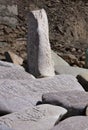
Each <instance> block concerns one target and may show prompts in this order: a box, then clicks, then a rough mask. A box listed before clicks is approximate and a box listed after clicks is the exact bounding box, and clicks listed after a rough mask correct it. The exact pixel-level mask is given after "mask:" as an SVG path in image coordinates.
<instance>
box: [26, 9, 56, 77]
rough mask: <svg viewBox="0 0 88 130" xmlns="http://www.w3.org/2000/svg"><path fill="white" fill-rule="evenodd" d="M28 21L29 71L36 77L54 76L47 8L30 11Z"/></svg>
mask: <svg viewBox="0 0 88 130" xmlns="http://www.w3.org/2000/svg"><path fill="white" fill-rule="evenodd" d="M28 23H29V24H28V39H27V51H28V68H29V72H30V73H31V74H33V75H34V76H35V77H47V76H54V75H55V73H54V67H53V61H52V56H51V48H50V42H49V29H48V19H47V15H46V12H45V10H44V9H41V10H36V11H32V12H30V13H29V21H28Z"/></svg>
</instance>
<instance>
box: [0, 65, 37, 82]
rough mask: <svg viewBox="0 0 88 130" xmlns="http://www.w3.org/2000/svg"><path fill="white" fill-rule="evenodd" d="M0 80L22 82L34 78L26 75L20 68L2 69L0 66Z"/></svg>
mask: <svg viewBox="0 0 88 130" xmlns="http://www.w3.org/2000/svg"><path fill="white" fill-rule="evenodd" d="M0 79H12V80H16V79H17V80H23V79H29V80H32V79H35V77H34V76H33V75H31V74H29V73H27V72H26V71H25V70H24V69H20V67H19V66H18V67H12V66H11V67H10V66H9V67H4V66H0Z"/></svg>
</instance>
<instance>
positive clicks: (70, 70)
mask: <svg viewBox="0 0 88 130" xmlns="http://www.w3.org/2000/svg"><path fill="white" fill-rule="evenodd" d="M55 71H56V73H57V74H71V75H73V76H75V77H76V76H77V75H78V74H80V73H86V72H88V69H84V68H79V67H71V66H56V67H55Z"/></svg>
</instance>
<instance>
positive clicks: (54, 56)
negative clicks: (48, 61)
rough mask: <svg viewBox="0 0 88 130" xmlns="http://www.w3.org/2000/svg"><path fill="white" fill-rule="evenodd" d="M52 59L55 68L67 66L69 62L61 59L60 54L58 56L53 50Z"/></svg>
mask: <svg viewBox="0 0 88 130" xmlns="http://www.w3.org/2000/svg"><path fill="white" fill-rule="evenodd" d="M51 55H52V59H53V62H54V69H55V70H56V68H57V66H58V68H59V66H69V64H68V63H67V62H66V61H65V60H64V59H62V58H61V57H60V56H58V55H57V54H56V53H55V52H54V51H53V50H52V51H51Z"/></svg>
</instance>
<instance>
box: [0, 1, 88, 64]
mask: <svg viewBox="0 0 88 130" xmlns="http://www.w3.org/2000/svg"><path fill="white" fill-rule="evenodd" d="M25 2H28V1H27V0H26V1H25ZM23 4H25V3H24V2H23ZM28 8H29V9H30V10H34V9H39V8H44V9H45V10H46V12H47V15H48V19H49V29H50V43H51V47H52V49H53V50H54V51H55V52H56V53H57V54H58V55H59V56H61V57H62V58H64V59H65V60H66V61H67V62H68V63H69V64H70V65H71V66H79V67H85V50H86V49H87V46H88V24H87V23H88V2H87V1H86V0H85V1H82V0H78V1H76V0H75V1H74V0H68V1H64V0H56V1H54V0H51V1H50V0H41V1H38V0H37V1H32V2H31V4H29V6H28V7H27V9H28ZM24 12H25V11H24ZM21 13H22V12H21ZM18 20H19V25H18V26H16V28H13V27H11V26H7V25H5V24H4V25H3V24H1V25H0V59H1V60H6V59H5V56H4V53H5V51H8V50H11V51H12V52H14V53H15V54H17V55H19V56H21V57H22V58H23V59H24V60H26V57H27V56H26V55H27V54H26V39H27V24H26V22H25V18H24V15H23V13H22V14H21V15H19V16H18Z"/></svg>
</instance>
